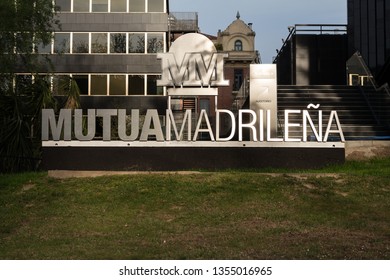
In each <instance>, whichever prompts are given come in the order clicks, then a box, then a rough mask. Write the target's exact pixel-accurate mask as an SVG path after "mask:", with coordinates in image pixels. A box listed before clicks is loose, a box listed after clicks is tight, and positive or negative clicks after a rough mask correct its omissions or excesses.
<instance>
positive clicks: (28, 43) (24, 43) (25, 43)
mask: <svg viewBox="0 0 390 280" xmlns="http://www.w3.org/2000/svg"><path fill="white" fill-rule="evenodd" d="M32 42H33V36H32V35H31V33H29V32H18V33H16V34H15V45H16V53H26V52H31V51H32V49H33V48H32Z"/></svg>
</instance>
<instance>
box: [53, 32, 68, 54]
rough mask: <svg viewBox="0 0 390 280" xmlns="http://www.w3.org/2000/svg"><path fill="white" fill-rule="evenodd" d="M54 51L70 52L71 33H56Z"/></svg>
mask: <svg viewBox="0 0 390 280" xmlns="http://www.w3.org/2000/svg"><path fill="white" fill-rule="evenodd" d="M54 53H70V33H56V34H54Z"/></svg>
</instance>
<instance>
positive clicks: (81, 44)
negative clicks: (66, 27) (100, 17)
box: [72, 33, 89, 53]
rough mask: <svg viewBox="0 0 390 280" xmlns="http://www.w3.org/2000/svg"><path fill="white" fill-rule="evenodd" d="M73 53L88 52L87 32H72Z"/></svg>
mask: <svg viewBox="0 0 390 280" xmlns="http://www.w3.org/2000/svg"><path fill="white" fill-rule="evenodd" d="M72 50H73V53H89V34H88V33H74V34H73V48H72Z"/></svg>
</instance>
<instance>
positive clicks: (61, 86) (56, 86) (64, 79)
mask: <svg viewBox="0 0 390 280" xmlns="http://www.w3.org/2000/svg"><path fill="white" fill-rule="evenodd" d="M69 87H70V77H69V75H56V76H54V77H53V93H54V94H55V95H67V94H68V92H69V89H70V88H69Z"/></svg>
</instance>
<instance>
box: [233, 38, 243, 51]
mask: <svg viewBox="0 0 390 280" xmlns="http://www.w3.org/2000/svg"><path fill="white" fill-rule="evenodd" d="M234 50H235V51H242V41H241V40H237V41H236V42H234Z"/></svg>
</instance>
